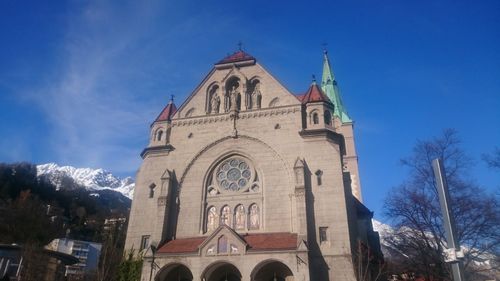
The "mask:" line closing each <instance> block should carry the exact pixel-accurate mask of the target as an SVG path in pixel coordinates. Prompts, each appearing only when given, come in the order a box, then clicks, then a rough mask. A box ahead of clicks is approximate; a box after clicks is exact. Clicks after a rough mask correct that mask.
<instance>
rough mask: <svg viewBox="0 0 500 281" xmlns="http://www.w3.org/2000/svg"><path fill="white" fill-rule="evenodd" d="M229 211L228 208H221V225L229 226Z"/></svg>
mask: <svg viewBox="0 0 500 281" xmlns="http://www.w3.org/2000/svg"><path fill="white" fill-rule="evenodd" d="M230 213H231V211H230V210H229V206H225V207H224V208H222V211H221V215H220V222H221V224H225V225H227V226H229V225H230V220H231V214H230Z"/></svg>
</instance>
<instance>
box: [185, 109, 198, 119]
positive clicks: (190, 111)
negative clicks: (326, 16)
mask: <svg viewBox="0 0 500 281" xmlns="http://www.w3.org/2000/svg"><path fill="white" fill-rule="evenodd" d="M195 110H196V108H194V107H191V108H190V109H189V110H188V111H187V112H186V114H184V117H191V116H193V113H194V111H195Z"/></svg>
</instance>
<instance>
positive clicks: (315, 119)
mask: <svg viewBox="0 0 500 281" xmlns="http://www.w3.org/2000/svg"><path fill="white" fill-rule="evenodd" d="M312 121H313V124H319V117H318V113H316V112H315V113H313V115H312Z"/></svg>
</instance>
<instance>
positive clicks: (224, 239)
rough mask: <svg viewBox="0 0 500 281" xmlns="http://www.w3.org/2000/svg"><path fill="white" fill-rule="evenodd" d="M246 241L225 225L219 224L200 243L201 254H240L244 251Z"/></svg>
mask: <svg viewBox="0 0 500 281" xmlns="http://www.w3.org/2000/svg"><path fill="white" fill-rule="evenodd" d="M246 248H247V243H246V242H245V240H243V238H241V236H240V235H238V233H236V232H235V231H234V230H233V229H232V228H230V227H229V226H227V225H221V226H219V227H218V228H217V229H215V230H214V231H213V232H212V234H210V236H208V237H207V238H206V239H205V241H203V243H201V244H200V246H199V249H200V253H201V255H203V256H212V255H213V256H224V255H242V254H244V253H245V252H246Z"/></svg>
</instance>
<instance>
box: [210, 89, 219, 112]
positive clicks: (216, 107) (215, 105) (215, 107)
mask: <svg viewBox="0 0 500 281" xmlns="http://www.w3.org/2000/svg"><path fill="white" fill-rule="evenodd" d="M210 106H211V107H212V113H219V107H220V98H219V95H218V94H217V91H216V92H214V93H213V94H212V100H211V101H210Z"/></svg>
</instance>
